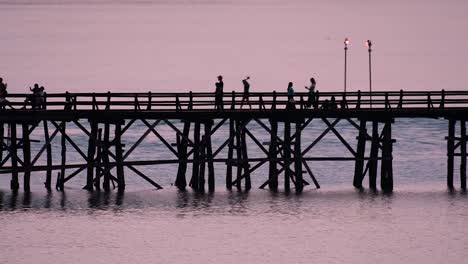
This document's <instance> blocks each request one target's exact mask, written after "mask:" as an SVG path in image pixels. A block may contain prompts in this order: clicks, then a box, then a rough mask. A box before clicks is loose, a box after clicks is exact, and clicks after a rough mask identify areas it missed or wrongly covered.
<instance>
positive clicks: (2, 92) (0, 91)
mask: <svg viewBox="0 0 468 264" xmlns="http://www.w3.org/2000/svg"><path fill="white" fill-rule="evenodd" d="M7 87H8V84H6V83H4V82H3V78H0V108H1V109H5V106H6V105H9V101H8V100H7V99H6V96H7V95H8V91H7ZM29 90H30V91H31V92H32V94H30V95H28V96H26V99H25V100H24V103H25V106H23V109H24V108H26V105H31V108H32V109H42V108H44V103H45V88H44V86H39V84H37V83H36V84H34V87H33V88H31V87H29ZM10 107H11V108H13V107H12V106H11V105H10Z"/></svg>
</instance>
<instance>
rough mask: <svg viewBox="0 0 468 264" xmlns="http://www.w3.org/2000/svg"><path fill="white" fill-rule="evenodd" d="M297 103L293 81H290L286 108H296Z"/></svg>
mask: <svg viewBox="0 0 468 264" xmlns="http://www.w3.org/2000/svg"><path fill="white" fill-rule="evenodd" d="M295 103H296V102H295V101H294V88H293V83H292V82H289V83H288V103H287V104H286V109H287V110H291V109H296V106H295Z"/></svg>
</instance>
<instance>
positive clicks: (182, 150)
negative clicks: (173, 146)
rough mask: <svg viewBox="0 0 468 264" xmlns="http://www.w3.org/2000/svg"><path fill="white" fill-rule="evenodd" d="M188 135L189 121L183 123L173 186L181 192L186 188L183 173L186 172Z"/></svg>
mask: <svg viewBox="0 0 468 264" xmlns="http://www.w3.org/2000/svg"><path fill="white" fill-rule="evenodd" d="M189 133H190V121H184V130H183V132H182V139H181V141H180V146H179V156H180V159H179V168H178V169H177V178H176V181H175V186H176V187H177V188H179V189H181V190H184V189H185V187H186V186H187V181H186V179H185V173H186V172H187V146H188V143H189V142H188V138H189Z"/></svg>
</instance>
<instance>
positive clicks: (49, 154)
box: [43, 120, 52, 190]
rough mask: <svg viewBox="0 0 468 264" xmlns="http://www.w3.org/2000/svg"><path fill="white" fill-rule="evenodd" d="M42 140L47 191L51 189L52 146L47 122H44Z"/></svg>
mask: <svg viewBox="0 0 468 264" xmlns="http://www.w3.org/2000/svg"><path fill="white" fill-rule="evenodd" d="M43 122H44V139H45V144H46V162H47V170H46V181H45V182H44V185H45V187H46V189H47V190H50V189H51V188H52V186H51V185H52V144H51V142H50V135H49V126H48V123H47V120H44V121H43Z"/></svg>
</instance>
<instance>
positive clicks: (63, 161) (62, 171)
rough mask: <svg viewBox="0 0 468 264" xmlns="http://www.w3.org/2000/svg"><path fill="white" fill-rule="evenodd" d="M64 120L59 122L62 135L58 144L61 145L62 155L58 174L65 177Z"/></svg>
mask: <svg viewBox="0 0 468 264" xmlns="http://www.w3.org/2000/svg"><path fill="white" fill-rule="evenodd" d="M66 124H67V123H66V122H65V121H62V123H61V124H60V126H61V130H62V135H61V138H60V145H61V148H62V150H61V152H60V153H61V157H62V162H61V168H60V175H61V177H62V178H65V165H66V163H67V145H66V138H65V133H66V132H67V130H66Z"/></svg>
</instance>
